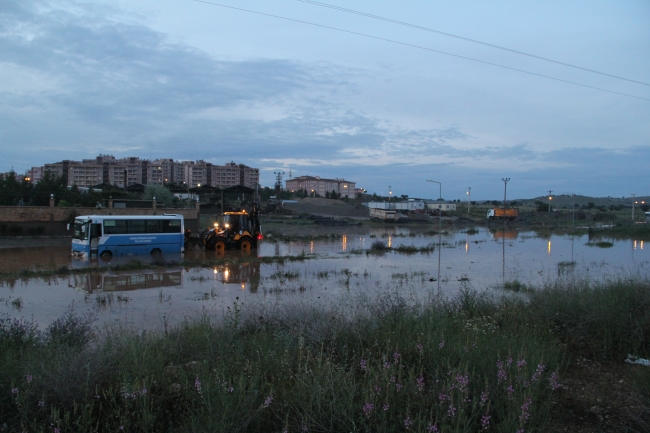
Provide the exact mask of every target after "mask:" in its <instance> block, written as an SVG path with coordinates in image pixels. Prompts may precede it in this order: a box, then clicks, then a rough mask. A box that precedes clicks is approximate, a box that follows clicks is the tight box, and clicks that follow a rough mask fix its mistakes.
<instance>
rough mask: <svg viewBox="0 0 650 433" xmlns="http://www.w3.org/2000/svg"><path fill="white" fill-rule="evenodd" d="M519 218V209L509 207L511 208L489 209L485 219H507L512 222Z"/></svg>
mask: <svg viewBox="0 0 650 433" xmlns="http://www.w3.org/2000/svg"><path fill="white" fill-rule="evenodd" d="M518 216H519V209H518V208H516V207H511V208H506V209H504V208H501V207H495V208H492V209H490V210H489V211H488V212H487V218H488V219H507V220H510V221H512V220H514V219H515V218H517V217H518Z"/></svg>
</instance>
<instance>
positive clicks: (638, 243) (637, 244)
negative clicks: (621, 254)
mask: <svg viewBox="0 0 650 433" xmlns="http://www.w3.org/2000/svg"><path fill="white" fill-rule="evenodd" d="M637 248H638V249H640V250H642V249H643V241H637V240H635V241H634V249H635V250H636V249H637Z"/></svg>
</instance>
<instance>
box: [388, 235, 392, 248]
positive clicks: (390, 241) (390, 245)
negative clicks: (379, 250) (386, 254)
mask: <svg viewBox="0 0 650 433" xmlns="http://www.w3.org/2000/svg"><path fill="white" fill-rule="evenodd" d="M392 246H393V238H392V237H391V236H388V248H390V247H392Z"/></svg>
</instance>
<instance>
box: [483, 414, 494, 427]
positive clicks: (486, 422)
mask: <svg viewBox="0 0 650 433" xmlns="http://www.w3.org/2000/svg"><path fill="white" fill-rule="evenodd" d="M491 418H492V417H491V416H490V414H489V412H485V414H484V415H483V416H482V417H481V430H487V429H488V427H490V419H491Z"/></svg>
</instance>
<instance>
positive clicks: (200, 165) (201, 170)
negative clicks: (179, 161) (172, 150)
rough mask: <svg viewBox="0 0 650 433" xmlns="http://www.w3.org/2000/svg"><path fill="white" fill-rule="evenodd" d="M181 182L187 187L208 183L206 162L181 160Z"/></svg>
mask: <svg viewBox="0 0 650 433" xmlns="http://www.w3.org/2000/svg"><path fill="white" fill-rule="evenodd" d="M183 182H185V185H187V186H188V187H189V188H196V187H199V186H201V185H208V164H207V163H206V162H205V161H202V160H201V161H196V162H194V161H183Z"/></svg>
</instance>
